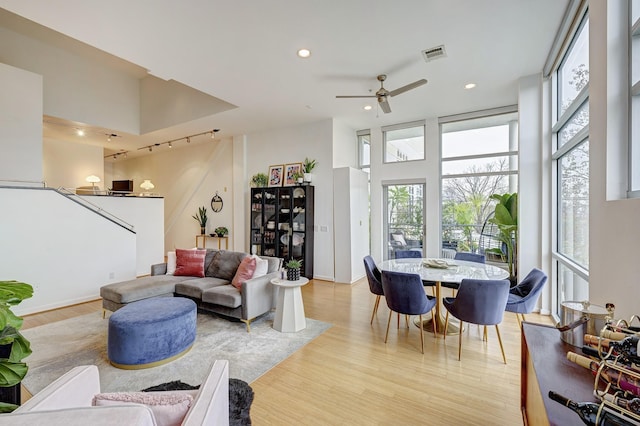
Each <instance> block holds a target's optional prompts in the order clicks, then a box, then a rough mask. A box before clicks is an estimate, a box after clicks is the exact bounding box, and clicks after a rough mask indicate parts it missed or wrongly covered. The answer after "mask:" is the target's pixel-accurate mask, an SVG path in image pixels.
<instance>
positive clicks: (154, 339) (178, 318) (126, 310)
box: [107, 297, 197, 370]
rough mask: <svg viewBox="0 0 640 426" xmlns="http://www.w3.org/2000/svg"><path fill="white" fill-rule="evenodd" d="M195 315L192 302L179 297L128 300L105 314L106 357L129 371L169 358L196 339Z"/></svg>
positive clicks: (164, 361)
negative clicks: (106, 329)
mask: <svg viewBox="0 0 640 426" xmlns="http://www.w3.org/2000/svg"><path fill="white" fill-rule="evenodd" d="M196 316H197V308H196V304H195V302H194V301H193V300H191V299H185V298H183V297H157V298H152V299H146V300H140V301H138V302H132V303H129V304H128V305H126V306H124V307H122V308H120V309H118V310H117V311H115V312H114V313H113V314H112V315H111V316H110V317H109V334H108V336H107V357H108V358H109V361H110V362H111V364H112V365H113V366H114V367H118V368H124V369H129V370H135V369H141V368H150V367H155V366H158V365H162V364H165V363H167V362H170V361H173V360H174V359H176V358H179V357H180V356H182V355H183V354H185V353H186V352H187V351H189V349H191V346H192V345H193V342H194V341H195V340H196Z"/></svg>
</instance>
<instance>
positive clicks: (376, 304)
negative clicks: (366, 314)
mask: <svg viewBox="0 0 640 426" xmlns="http://www.w3.org/2000/svg"><path fill="white" fill-rule="evenodd" d="M379 304H380V295H379V294H378V295H377V296H376V302H375V303H374V304H373V312H372V313H371V322H370V324H373V317H374V316H375V315H376V314H377V313H378V305H379Z"/></svg>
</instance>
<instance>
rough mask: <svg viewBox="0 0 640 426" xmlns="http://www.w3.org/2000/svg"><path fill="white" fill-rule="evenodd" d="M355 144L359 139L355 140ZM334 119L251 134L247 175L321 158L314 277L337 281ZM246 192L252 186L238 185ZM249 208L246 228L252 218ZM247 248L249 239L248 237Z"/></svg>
mask: <svg viewBox="0 0 640 426" xmlns="http://www.w3.org/2000/svg"><path fill="white" fill-rule="evenodd" d="M353 143H354V144H355V141H354V142H353ZM332 144H333V122H332V120H323V121H319V122H314V123H310V124H306V125H302V126H296V127H289V128H282V129H275V130H267V131H264V132H260V133H252V134H249V135H247V169H246V175H247V177H249V178H250V177H251V176H253V175H254V174H256V173H258V172H262V173H265V174H266V173H267V172H268V170H269V166H270V165H276V164H287V163H301V162H302V161H304V159H305V157H308V158H310V159H315V160H317V166H316V168H315V169H314V171H313V174H314V175H315V177H314V180H313V183H312V184H313V185H314V186H315V187H316V189H315V218H314V220H315V227H314V228H315V235H314V241H315V244H314V260H313V262H314V264H313V273H314V278H317V279H325V280H329V281H333V279H334V262H333V256H327V253H333V245H334V243H333V232H334V230H333V154H332ZM235 190H236V191H239V193H241V194H245V196H246V203H247V205H248V188H246V187H245V188H235ZM246 210H247V209H246V208H245V222H244V223H245V228H248V226H249V224H248V218H247V212H246ZM245 244H246V246H245V247H244V250H246V251H248V249H249V241H248V238H246V239H245Z"/></svg>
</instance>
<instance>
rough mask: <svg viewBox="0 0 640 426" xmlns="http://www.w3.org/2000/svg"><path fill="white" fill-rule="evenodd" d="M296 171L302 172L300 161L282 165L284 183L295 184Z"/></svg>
mask: <svg viewBox="0 0 640 426" xmlns="http://www.w3.org/2000/svg"><path fill="white" fill-rule="evenodd" d="M298 173H302V163H292V164H286V165H285V166H284V185H285V186H291V185H295V184H296V177H297V175H298Z"/></svg>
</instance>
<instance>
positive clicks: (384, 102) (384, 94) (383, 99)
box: [336, 74, 427, 114]
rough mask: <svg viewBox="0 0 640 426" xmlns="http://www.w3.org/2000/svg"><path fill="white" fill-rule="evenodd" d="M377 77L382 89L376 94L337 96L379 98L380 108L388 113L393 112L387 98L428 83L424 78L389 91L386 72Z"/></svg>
mask: <svg viewBox="0 0 640 426" xmlns="http://www.w3.org/2000/svg"><path fill="white" fill-rule="evenodd" d="M376 78H377V79H378V81H379V82H380V89H378V91H377V92H376V94H375V95H338V96H336V98H377V99H378V105H380V108H381V109H382V111H383V112H384V113H385V114H388V113H390V112H391V106H390V105H389V101H388V99H387V98H388V97H389V96H391V97H393V96H397V95H400V94H402V93H404V92H408V91H409V90H413V89H415V88H417V87H420V86H422V85H424V84H427V80H425V79H424V78H422V79H420V80H416V81H414V82H413V83H409V84H407V85H405V86H402V87H399V88H397V89H395V90H392V91H388V90H387V89H385V88H384V81H385V80H386V79H387V76H386V74H380V75H379V76H378V77H376Z"/></svg>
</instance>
